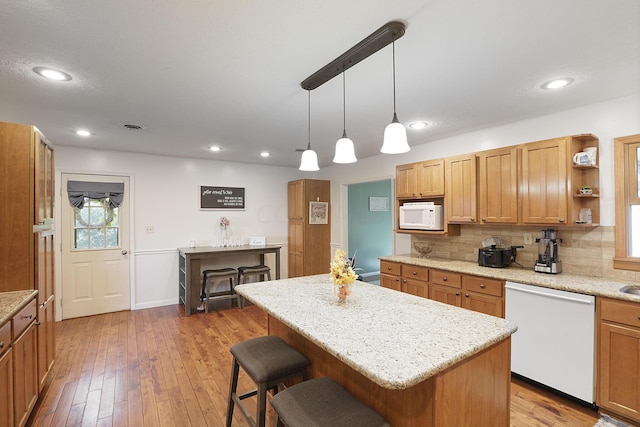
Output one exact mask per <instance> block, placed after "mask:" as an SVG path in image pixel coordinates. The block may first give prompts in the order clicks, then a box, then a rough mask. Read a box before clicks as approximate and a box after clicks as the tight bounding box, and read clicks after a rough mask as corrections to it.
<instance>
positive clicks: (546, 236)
mask: <svg viewBox="0 0 640 427" xmlns="http://www.w3.org/2000/svg"><path fill="white" fill-rule="evenodd" d="M558 242H562V240H561V239H558V230H554V229H552V228H549V229H547V230H542V238H538V239H536V243H538V261H537V262H536V265H535V266H534V267H533V269H534V271H537V272H539V273H551V274H557V273H560V272H561V271H562V262H561V261H560V259H559V258H558Z"/></svg>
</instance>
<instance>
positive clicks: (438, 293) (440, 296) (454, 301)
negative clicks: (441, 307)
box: [429, 283, 462, 307]
mask: <svg viewBox="0 0 640 427" xmlns="http://www.w3.org/2000/svg"><path fill="white" fill-rule="evenodd" d="M460 292H461V291H460V289H456V288H452V287H450V286H442V285H434V284H433V283H431V284H430V285H429V299H432V300H434V301H440V302H442V303H445V304H449V305H455V306H456V307H460V305H461V304H462V295H461V294H460Z"/></svg>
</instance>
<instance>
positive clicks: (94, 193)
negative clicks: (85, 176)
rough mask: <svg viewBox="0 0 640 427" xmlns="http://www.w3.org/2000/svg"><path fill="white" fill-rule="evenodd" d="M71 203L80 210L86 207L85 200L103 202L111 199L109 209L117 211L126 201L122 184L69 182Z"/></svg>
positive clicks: (68, 192) (68, 189)
mask: <svg viewBox="0 0 640 427" xmlns="http://www.w3.org/2000/svg"><path fill="white" fill-rule="evenodd" d="M67 194H68V195H69V203H70V204H71V206H74V207H76V208H78V209H82V208H83V207H84V198H85V197H87V198H89V199H96V200H101V199H105V198H107V197H108V198H109V207H110V208H111V209H115V208H117V207H118V206H120V204H121V203H122V200H123V199H124V183H122V182H89V181H67Z"/></svg>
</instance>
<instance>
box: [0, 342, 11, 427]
mask: <svg viewBox="0 0 640 427" xmlns="http://www.w3.org/2000/svg"><path fill="white" fill-rule="evenodd" d="M6 345H9V343H6ZM12 356H13V353H12V349H9V350H7V351H6V352H5V353H4V355H2V357H0V396H2V398H1V399H0V427H13V359H12Z"/></svg>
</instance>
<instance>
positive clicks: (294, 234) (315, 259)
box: [288, 179, 331, 277]
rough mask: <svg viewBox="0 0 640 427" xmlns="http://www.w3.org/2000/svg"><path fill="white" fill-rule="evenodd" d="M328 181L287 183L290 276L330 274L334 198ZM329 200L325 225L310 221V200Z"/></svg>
mask: <svg viewBox="0 0 640 427" xmlns="http://www.w3.org/2000/svg"><path fill="white" fill-rule="evenodd" d="M330 185H331V183H330V182H329V181H323V180H315V179H302V180H297V181H291V182H289V184H288V215H289V223H288V230H289V231H288V233H289V236H288V262H289V277H299V276H309V275H312V274H320V273H327V272H328V271H329V263H330V260H331V253H330V239H331V216H330V211H329V205H328V202H329V200H330V198H331V187H330ZM311 202H327V209H326V211H325V212H324V213H323V214H324V215H325V218H326V224H324V223H313V222H311V221H310V213H309V209H310V207H309V206H310V203H311Z"/></svg>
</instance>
